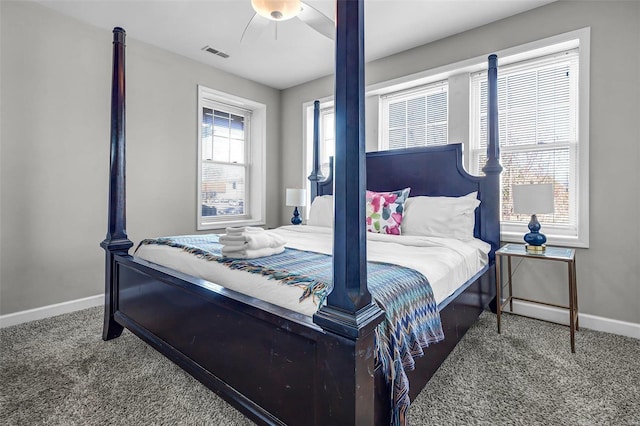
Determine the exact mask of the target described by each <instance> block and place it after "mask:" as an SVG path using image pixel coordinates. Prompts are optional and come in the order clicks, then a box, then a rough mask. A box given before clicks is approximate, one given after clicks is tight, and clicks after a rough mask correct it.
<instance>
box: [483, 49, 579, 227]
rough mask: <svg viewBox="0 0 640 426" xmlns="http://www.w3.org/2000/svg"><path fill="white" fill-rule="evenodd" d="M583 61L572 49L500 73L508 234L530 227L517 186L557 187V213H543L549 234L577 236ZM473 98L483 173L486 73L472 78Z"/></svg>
mask: <svg viewBox="0 0 640 426" xmlns="http://www.w3.org/2000/svg"><path fill="white" fill-rule="evenodd" d="M578 58H579V55H578V50H577V49H573V50H570V51H565V52H562V53H559V54H554V55H549V56H545V57H542V58H536V59H532V60H528V61H525V62H520V63H517V64H513V65H509V66H505V67H500V68H499V70H498V118H499V128H500V134H499V137H500V147H501V152H500V162H501V163H502V166H503V167H504V171H503V173H502V177H501V178H502V204H501V222H502V228H503V232H504V231H509V230H516V229H517V230H518V231H521V230H522V229H526V227H524V228H523V224H526V223H527V222H528V221H529V218H530V216H528V215H516V214H514V213H513V201H512V197H511V187H512V185H514V184H524V183H552V184H553V186H554V213H553V214H545V215H539V220H540V222H541V223H543V227H544V231H545V233H546V234H547V235H549V234H551V233H555V234H558V235H565V236H575V235H576V234H577V207H576V206H577V197H578V194H579V191H578V185H579V183H580V182H579V181H578V161H577V159H578V149H579V135H578V77H579V76H578V60H579V59H578ZM471 97H472V99H471V101H472V120H471V121H472V123H471V125H472V129H471V148H472V149H471V151H472V152H471V155H472V157H471V168H472V172H475V173H477V174H480V173H481V169H482V166H483V165H484V162H485V160H486V144H487V115H486V108H487V74H486V72H481V73H477V74H474V75H472V77H471Z"/></svg>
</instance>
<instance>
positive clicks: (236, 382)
mask: <svg viewBox="0 0 640 426" xmlns="http://www.w3.org/2000/svg"><path fill="white" fill-rule="evenodd" d="M114 262H115V263H114V265H115V268H114V270H115V275H114V278H115V281H114V282H115V283H116V286H117V288H118V293H119V300H118V305H117V310H116V311H115V312H114V319H115V321H117V323H118V324H121V325H124V326H126V327H127V329H129V330H131V331H132V332H133V333H135V334H136V335H137V336H139V337H140V338H142V339H143V340H144V341H146V342H147V343H149V344H150V345H151V346H153V347H154V348H155V349H156V350H158V351H159V352H161V353H162V354H164V355H165V356H166V357H168V358H169V359H171V360H172V361H173V362H175V363H176V364H178V365H179V366H180V367H181V368H183V369H184V370H185V371H187V372H188V373H189V374H191V375H192V376H194V377H195V378H196V379H198V380H199V381H200V382H202V383H203V384H204V385H205V386H207V387H208V388H210V389H211V390H213V391H214V392H216V393H217V394H218V395H220V396H221V397H222V398H224V399H225V400H227V401H228V402H229V403H231V404H232V405H234V406H235V407H236V408H237V409H239V410H240V411H242V412H243V413H244V414H245V415H246V416H247V417H249V418H251V419H252V420H254V421H256V422H258V423H260V424H292V425H293V424H309V425H329V424H372V422H373V415H372V414H371V419H366V418H365V419H354V418H353V417H352V415H353V405H354V395H356V398H358V399H359V400H358V401H357V403H358V404H360V405H362V406H367V407H368V412H369V413H373V411H374V404H375V401H374V376H373V374H374V373H373V372H374V354H373V351H371V350H367V348H369V349H370V348H372V347H373V334H369V335H368V336H366V337H365V338H363V339H359V340H358V341H356V342H354V341H352V340H350V339H347V338H344V337H341V336H338V335H334V334H332V333H327V332H325V331H324V330H322V328H320V327H319V326H317V325H316V324H314V323H313V322H312V320H311V318H308V317H306V316H304V315H301V314H298V313H295V312H292V311H289V310H287V309H284V308H280V307H278V306H275V305H271V304H269V303H266V302H263V301H261V300H257V299H255V298H252V297H248V296H245V295H243V294H240V293H236V292H233V291H231V290H228V289H225V288H223V287H220V286H217V285H215V284H212V283H209V282H207V281H204V280H200V279H196V278H193V277H190V276H187V275H184V274H180V273H177V272H175V271H170V270H167V269H164V268H162V267H159V266H158V265H154V264H151V263H149V262H146V261H144V260H140V259H136V258H133V257H131V256H122V255H116V256H115V257H114ZM356 388H357V389H356Z"/></svg>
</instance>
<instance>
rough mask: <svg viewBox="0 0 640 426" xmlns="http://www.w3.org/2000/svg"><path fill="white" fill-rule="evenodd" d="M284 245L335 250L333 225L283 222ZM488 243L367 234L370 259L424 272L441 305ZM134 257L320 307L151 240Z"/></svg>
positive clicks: (478, 264)
mask: <svg viewBox="0 0 640 426" xmlns="http://www.w3.org/2000/svg"><path fill="white" fill-rule="evenodd" d="M267 232H273V233H275V234H277V235H279V236H280V237H282V238H283V239H284V240H285V241H287V244H286V246H287V247H290V248H295V249H299V250H308V251H315V252H319V253H325V254H331V252H332V246H333V229H331V228H325V227H318V226H307V225H302V226H300V225H299V226H294V225H289V226H283V227H280V228H277V229H272V230H269V231H267ZM489 250H490V246H489V244H487V243H485V242H484V241H481V240H478V239H474V240H470V241H459V240H454V239H448V238H436V237H417V236H403V235H401V236H397V235H383V234H374V233H367V257H368V259H369V261H374V262H386V263H393V264H397V265H400V266H405V267H408V268H412V269H415V270H417V271H418V272H420V273H422V274H423V275H424V276H425V277H426V278H427V279H428V280H429V284H431V287H432V289H433V294H434V298H435V301H436V303H437V304H439V303H440V302H442V301H443V300H444V299H446V298H447V297H448V296H449V295H451V294H452V293H454V292H455V291H456V289H458V287H460V286H461V285H462V284H464V283H465V282H466V281H467V280H468V279H469V278H471V277H472V276H473V275H474V274H475V273H477V272H478V271H479V270H480V269H482V268H483V267H484V266H485V265H486V264H487V262H488V253H489ZM135 255H136V257H139V258H142V259H145V260H148V261H150V262H153V263H157V264H160V265H163V266H166V267H168V268H171V269H175V270H177V271H180V272H183V273H186V274H189V275H192V276H195V277H198V278H203V279H205V280H207V281H211V282H213V283H216V284H219V285H221V286H223V287H226V288H228V289H230V290H234V291H237V292H240V293H243V294H246V295H248V296H251V297H255V298H258V299H261V300H264V301H267V302H270V303H273V304H274V305H278V306H282V307H284V308H287V309H291V310H293V311H296V312H299V313H301V314H304V315H308V316H311V315H313V314H314V313H315V312H316V311H317V309H318V306H317V304H316V302H315V301H314V300H312V298H311V297H308V298H306V299H305V300H303V301H299V298H300V295H301V294H302V289H300V288H298V287H295V286H290V285H286V284H283V283H281V282H279V281H277V280H270V279H268V278H267V277H264V276H262V275H259V274H251V273H248V272H244V271H238V270H233V269H230V268H228V267H226V266H224V265H222V264H219V263H217V262H211V261H207V260H203V259H200V258H198V257H196V256H194V255H192V254H189V253H186V252H184V251H183V250H182V249H179V248H175V247H169V246H160V245H154V244H147V245H143V246H141V247H140V248H139V249H138V251H137V252H136V254H135Z"/></svg>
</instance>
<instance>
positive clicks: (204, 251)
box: [140, 234, 444, 425]
mask: <svg viewBox="0 0 640 426" xmlns="http://www.w3.org/2000/svg"><path fill="white" fill-rule="evenodd" d="M145 244H155V245H166V246H170V247H177V248H181V249H182V250H184V251H186V252H188V253H191V254H193V255H195V256H198V257H200V258H203V259H206V260H209V261H215V262H218V263H221V264H223V265H226V266H227V267H229V268H232V269H238V270H244V271H247V272H251V273H255V274H261V275H264V276H266V277H268V278H269V279H274V280H278V281H280V282H282V283H284V284H287V285H295V286H298V287H301V288H302V289H303V292H302V295H301V297H300V299H301V300H303V299H305V298H307V297H313V298H314V299H315V300H316V302H317V304H318V306H322V305H323V303H324V300H325V298H326V297H327V294H329V293H330V291H331V288H332V279H333V277H332V274H333V266H332V260H331V256H329V255H326V254H320V253H315V252H310V251H302V250H295V249H291V248H287V249H285V251H284V252H283V253H280V254H276V255H273V256H267V257H261V258H256V259H246V260H240V259H230V258H226V257H224V256H223V255H222V252H221V249H222V244H220V243H219V242H218V236H217V235H211V234H209V235H201V236H200V235H193V236H180V237H165V238H157V239H146V240H143V241H142V242H141V243H140V245H145ZM367 285H368V288H369V291H370V292H371V295H372V296H373V298H374V300H375V301H376V303H377V304H378V306H379V307H380V308H381V309H382V310H384V311H385V321H383V322H382V323H381V324H380V325H379V326H378V327H377V328H376V331H375V337H376V362H378V363H380V365H381V367H382V369H383V371H384V373H385V375H386V378H387V382H388V383H389V385H390V386H391V389H392V392H391V394H392V395H391V397H392V401H391V406H392V407H391V408H392V424H394V425H405V424H406V418H407V417H406V416H407V410H408V408H409V404H410V399H409V381H408V379H407V375H406V371H409V370H413V368H414V366H415V364H414V357H418V356H422V355H424V352H423V349H424V348H425V347H427V346H429V345H430V344H431V343H435V342H438V341H440V340H442V339H443V338H444V333H443V331H442V324H441V323H440V314H439V312H438V309H437V305H436V303H435V300H434V298H433V291H432V289H431V286H430V285H429V282H428V281H427V279H426V278H425V277H424V275H422V274H421V273H419V272H417V271H415V270H413V269H409V268H405V267H402V266H398V265H392V264H387V263H378V262H368V263H367Z"/></svg>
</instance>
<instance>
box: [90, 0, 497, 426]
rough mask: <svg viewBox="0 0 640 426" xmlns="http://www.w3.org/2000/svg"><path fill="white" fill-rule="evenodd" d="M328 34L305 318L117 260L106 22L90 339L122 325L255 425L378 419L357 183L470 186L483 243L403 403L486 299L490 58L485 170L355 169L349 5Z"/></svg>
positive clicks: (433, 165)
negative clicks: (321, 295) (332, 141)
mask: <svg viewBox="0 0 640 426" xmlns="http://www.w3.org/2000/svg"><path fill="white" fill-rule="evenodd" d="M347 28H349V31H347ZM336 31H337V33H336V88H335V90H336V92H335V117H336V164H335V173H332V174H331V176H329V178H328V179H323V178H322V177H321V176H320V174H319V172H318V169H319V167H318V160H317V156H316V160H315V161H314V163H315V167H314V169H315V170H314V173H313V174H312V176H310V179H311V181H312V183H313V185H312V186H313V192H315V194H318V195H322V194H327V193H334V199H335V210H336V211H335V227H334V254H335V256H334V275H333V283H334V289H333V291H332V293H331V294H330V295H329V296H328V298H327V305H326V306H324V307H322V308H321V309H320V310H319V311H318V312H317V313H316V314H315V315H314V316H313V318H310V317H307V316H305V315H302V314H299V313H296V312H293V311H290V310H288V309H285V308H281V307H278V306H275V305H273V304H270V303H267V302H264V301H262V300H258V299H255V298H252V297H249V296H246V295H243V294H240V293H237V292H234V291H231V290H228V289H226V288H224V287H222V286H220V285H217V284H216V283H212V282H209V281H205V280H202V279H199V278H194V277H192V276H188V275H186V274H183V273H180V272H177V271H175V270H171V269H168V268H166V267H162V266H159V265H157V264H154V263H151V262H147V261H145V260H142V259H139V258H136V257H133V256H131V255H130V254H129V249H130V248H131V247H132V245H133V243H132V242H131V241H130V240H129V239H128V237H127V234H126V230H125V228H126V226H125V224H126V215H125V210H126V209H125V199H126V196H125V192H126V191H125V132H124V130H125V73H124V71H125V57H124V42H125V32H124V30H123V29H122V28H115V29H114V30H113V34H114V41H113V44H114V53H113V87H112V107H111V126H112V130H111V162H110V167H111V169H110V185H109V221H108V231H107V236H106V239H105V240H104V241H103V242H102V244H101V246H102V247H103V248H104V249H105V253H106V270H105V315H104V330H103V339H105V340H108V339H113V338H116V337H118V336H119V335H120V334H121V333H122V331H123V328H125V327H126V328H127V329H129V330H130V331H132V332H133V333H134V334H136V335H137V336H139V337H140V338H141V339H143V340H144V341H146V342H147V343H148V344H150V345H151V346H153V347H154V348H155V349H157V350H158V351H159V352H161V353H162V354H164V355H165V356H166V357H167V358H169V359H171V360H172V361H173V362H175V363H176V364H178V365H179V366H180V367H182V368H183V369H184V370H185V371H187V372H188V373H190V374H191V375H192V376H194V377H195V378H196V379H198V380H199V381H200V382H202V383H203V384H204V385H206V386H207V387H208V388H210V389H211V390H212V391H214V392H216V393H217V394H218V395H220V396H221V397H222V398H224V399H225V400H227V401H228V402H229V403H231V404H232V405H233V406H234V407H236V408H237V409H238V410H240V411H241V412H242V413H244V414H245V415H246V416H247V417H249V418H250V419H251V420H253V421H255V422H257V423H259V424H276V425H282V424H290V425H302V424H304V425H372V424H376V425H388V424H389V419H390V417H389V415H390V397H389V390H388V388H387V384H386V382H385V379H384V377H383V375H382V374H381V371H380V369H379V368H378V369H375V366H374V352H375V350H374V334H373V330H374V328H375V327H376V326H377V325H378V323H379V322H380V321H382V318H383V312H382V311H381V310H380V309H379V308H378V307H377V305H376V304H375V302H373V301H372V299H371V295H370V294H369V291H368V289H367V285H366V231H365V229H364V222H363V221H362V220H361V218H362V217H364V205H365V202H364V192H365V182H366V185H367V186H368V188H369V189H371V190H377V191H385V190H396V189H401V188H404V187H407V186H410V187H411V195H447V196H460V195H465V194H467V193H469V192H472V191H478V193H479V198H480V199H481V205H480V207H479V208H478V209H477V213H476V226H475V230H474V234H475V236H476V237H478V238H481V239H483V240H484V241H487V242H489V243H490V244H491V246H492V250H491V253H490V263H489V265H487V266H486V267H485V268H484V269H483V270H482V271H481V272H479V273H478V274H476V276H474V277H473V278H472V279H471V280H469V282H468V283H467V284H466V285H465V287H464V291H462V292H460V293H459V294H455V297H452V298H450V299H448V300H447V302H448V303H443V304H441V307H443V309H442V310H441V318H442V323H443V328H444V332H445V340H444V341H443V342H440V343H438V344H435V345H432V346H430V347H429V348H427V349H426V350H425V356H424V357H422V358H419V359H417V360H416V369H415V370H413V371H409V372H408V376H409V380H410V384H411V391H410V397H411V399H413V398H415V396H416V395H417V394H418V393H419V392H420V390H421V389H422V388H423V387H424V385H425V384H426V382H427V381H428V380H429V379H430V378H431V376H432V375H433V373H434V372H435V371H436V369H437V368H438V366H439V365H440V364H441V363H442V362H443V361H444V359H445V358H446V357H447V355H448V354H449V352H450V351H451V350H452V349H453V348H454V347H455V345H456V344H457V343H458V342H459V341H460V339H461V338H462V336H463V335H464V333H465V332H466V330H467V329H468V328H469V327H470V326H471V325H472V324H473V323H474V322H475V321H476V319H477V317H478V315H479V314H480V313H481V312H482V310H483V309H485V308H486V307H487V305H488V304H489V303H490V302H492V300H493V299H494V297H495V289H494V279H495V265H494V251H495V250H496V249H497V248H498V246H499V216H498V215H499V174H500V172H501V170H502V168H501V167H500V164H499V161H498V152H499V148H498V143H497V135H498V133H497V104H496V100H497V90H496V57H495V55H492V56H490V57H489V141H488V143H489V148H488V162H487V165H486V166H485V168H484V169H483V170H484V172H485V175H486V176H484V177H474V176H470V175H468V174H467V173H466V172H465V171H464V169H463V167H462V164H461V158H462V149H461V146H460V145H447V146H441V147H433V148H416V149H410V150H400V151H390V152H378V153H369V154H367V155H366V167H365V153H364V111H363V105H364V95H363V94H364V78H363V68H364V60H363V51H364V49H363V47H364V46H363V45H364V43H363V39H364V37H363V1H362V0H358V1H351V0H338V1H337V28H336ZM352 123H359V125H352ZM316 134H317V130H316ZM316 146H317V139H316ZM316 151H317V149H316ZM382 170H384V174H383V173H380V172H378V173H376V171H382ZM334 175H335V177H334ZM493 303H495V301H493ZM445 304H446V306H444V305H445Z"/></svg>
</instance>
